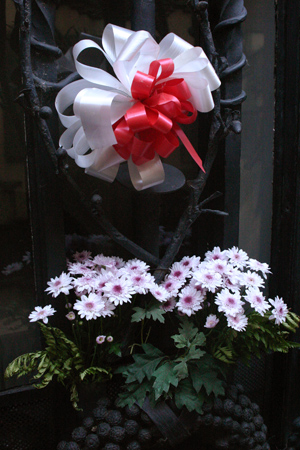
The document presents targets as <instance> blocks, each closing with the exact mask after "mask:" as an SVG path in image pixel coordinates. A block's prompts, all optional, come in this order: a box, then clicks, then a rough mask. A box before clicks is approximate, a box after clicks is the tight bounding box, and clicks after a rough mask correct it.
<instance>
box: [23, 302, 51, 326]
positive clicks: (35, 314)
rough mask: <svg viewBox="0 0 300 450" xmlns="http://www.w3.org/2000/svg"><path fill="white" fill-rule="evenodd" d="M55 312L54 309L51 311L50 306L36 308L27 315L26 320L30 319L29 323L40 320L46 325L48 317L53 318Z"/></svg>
mask: <svg viewBox="0 0 300 450" xmlns="http://www.w3.org/2000/svg"><path fill="white" fill-rule="evenodd" d="M55 312H56V311H55V309H53V308H52V306H51V305H46V306H44V307H43V308H42V307H41V306H36V307H35V308H34V311H32V312H31V313H30V314H29V316H28V318H29V319H30V320H29V321H30V322H37V321H38V320H42V321H43V322H44V323H48V317H50V316H53V314H54V313H55Z"/></svg>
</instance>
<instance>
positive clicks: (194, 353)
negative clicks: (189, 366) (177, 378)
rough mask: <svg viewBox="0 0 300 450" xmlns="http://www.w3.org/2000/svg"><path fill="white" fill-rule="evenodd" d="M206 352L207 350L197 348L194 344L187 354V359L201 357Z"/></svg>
mask: <svg viewBox="0 0 300 450" xmlns="http://www.w3.org/2000/svg"><path fill="white" fill-rule="evenodd" d="M205 354H206V352H205V351H204V350H200V348H196V347H195V346H194V345H192V346H191V347H190V349H189V352H188V354H187V356H186V361H190V360H191V359H200V358H202V356H204V355H205Z"/></svg>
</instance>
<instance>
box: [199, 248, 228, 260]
mask: <svg viewBox="0 0 300 450" xmlns="http://www.w3.org/2000/svg"><path fill="white" fill-rule="evenodd" d="M213 259H224V260H226V259H227V254H226V251H224V250H223V251H222V250H221V249H220V247H214V248H213V249H212V250H211V251H207V252H206V253H205V257H204V261H211V260H213Z"/></svg>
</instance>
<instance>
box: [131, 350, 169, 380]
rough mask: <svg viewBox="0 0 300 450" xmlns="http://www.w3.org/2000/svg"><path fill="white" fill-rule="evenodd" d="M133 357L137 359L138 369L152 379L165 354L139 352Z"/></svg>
mask: <svg viewBox="0 0 300 450" xmlns="http://www.w3.org/2000/svg"><path fill="white" fill-rule="evenodd" d="M133 358H134V361H135V367H136V370H137V371H139V370H141V371H142V372H143V374H144V375H145V376H146V377H147V378H148V380H150V378H151V377H152V375H153V372H154V371H155V369H156V367H157V366H158V364H159V363H160V362H161V361H162V360H163V359H164V355H163V356H159V357H157V356H155V355H148V354H144V355H139V354H137V355H134V356H133Z"/></svg>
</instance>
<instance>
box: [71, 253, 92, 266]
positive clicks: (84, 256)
mask: <svg viewBox="0 0 300 450" xmlns="http://www.w3.org/2000/svg"><path fill="white" fill-rule="evenodd" d="M91 254H92V253H91V252H89V251H87V250H83V251H82V252H76V253H74V255H73V259H75V261H77V262H81V263H84V262H85V261H87V260H88V259H91Z"/></svg>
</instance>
